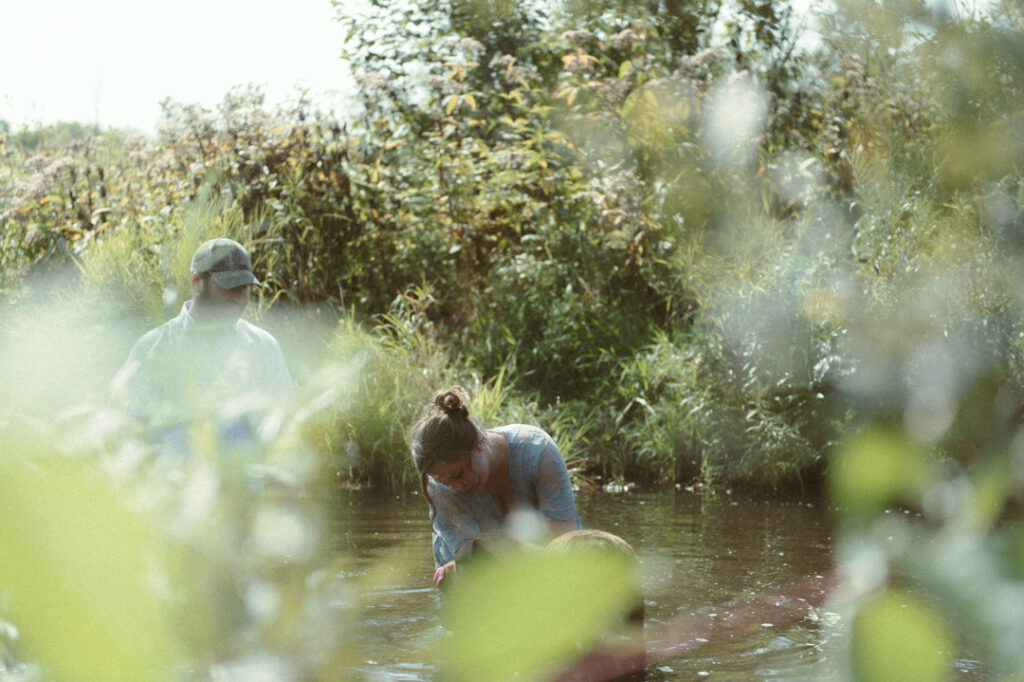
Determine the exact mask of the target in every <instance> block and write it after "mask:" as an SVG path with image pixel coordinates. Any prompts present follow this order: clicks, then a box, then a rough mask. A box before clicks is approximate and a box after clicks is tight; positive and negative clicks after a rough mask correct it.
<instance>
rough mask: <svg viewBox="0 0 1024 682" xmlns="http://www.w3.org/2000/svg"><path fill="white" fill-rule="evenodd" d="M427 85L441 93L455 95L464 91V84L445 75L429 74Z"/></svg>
mask: <svg viewBox="0 0 1024 682" xmlns="http://www.w3.org/2000/svg"><path fill="white" fill-rule="evenodd" d="M427 87H430V88H433V89H434V90H437V91H438V92H440V93H441V94H442V95H457V94H459V93H461V92H465V90H466V84H465V83H460V82H458V81H456V80H454V79H451V78H446V77H445V76H431V77H430V78H428V79H427Z"/></svg>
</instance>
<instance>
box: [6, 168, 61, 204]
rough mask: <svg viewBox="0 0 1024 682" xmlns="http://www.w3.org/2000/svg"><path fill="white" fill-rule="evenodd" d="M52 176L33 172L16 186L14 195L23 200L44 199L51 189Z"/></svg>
mask: <svg viewBox="0 0 1024 682" xmlns="http://www.w3.org/2000/svg"><path fill="white" fill-rule="evenodd" d="M51 179H52V177H51V176H48V175H46V174H44V173H33V174H32V175H30V176H29V177H28V178H26V179H24V180H22V181H21V182H19V183H18V184H17V185H15V187H14V195H15V196H16V197H17V198H18V200H19V201H21V202H26V201H35V200H37V199H42V198H43V197H45V196H46V194H47V192H49V191H50V180H51Z"/></svg>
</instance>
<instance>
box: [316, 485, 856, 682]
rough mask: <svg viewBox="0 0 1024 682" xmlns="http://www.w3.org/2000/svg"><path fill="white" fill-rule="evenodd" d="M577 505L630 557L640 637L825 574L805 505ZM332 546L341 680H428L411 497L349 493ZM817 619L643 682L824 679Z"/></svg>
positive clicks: (662, 500) (709, 650) (714, 651)
mask: <svg viewBox="0 0 1024 682" xmlns="http://www.w3.org/2000/svg"><path fill="white" fill-rule="evenodd" d="M577 506H578V508H579V511H580V515H581V517H582V519H583V525H584V527H588V528H602V529H605V530H609V531H612V532H614V533H616V534H618V535H621V536H622V537H623V538H625V539H626V540H628V541H629V542H630V543H631V544H632V545H633V546H634V548H635V549H636V551H637V553H638V555H639V557H640V570H641V579H642V584H643V589H644V595H645V598H646V606H647V623H648V628H650V627H651V626H652V625H656V624H657V623H659V622H664V621H666V620H669V619H671V618H672V617H673V616H676V615H677V614H681V613H687V612H691V611H701V612H703V613H709V612H710V613H714V612H715V610H716V609H719V610H722V611H723V612H724V613H723V615H728V613H727V611H728V607H727V606H726V607H723V605H724V604H726V603H727V602H729V601H730V600H733V599H737V598H740V599H742V598H748V597H758V595H762V594H771V593H772V592H773V590H776V589H778V588H780V587H782V586H785V585H788V584H790V583H796V582H799V581H801V580H804V579H806V578H808V577H811V576H814V575H816V574H817V575H820V574H822V573H824V572H826V571H827V570H828V569H829V568H830V566H831V560H832V557H831V554H832V529H831V526H830V518H829V515H828V514H827V512H826V511H825V510H824V509H822V508H821V507H820V506H819V505H817V504H812V503H807V502H787V503H782V502H765V501H761V500H758V501H753V500H744V499H739V498H736V497H733V496H730V495H724V494H720V495H716V496H714V497H710V498H709V497H706V496H701V495H697V494H694V493H690V492H687V491H685V490H676V491H666V492H660V493H635V492H631V493H623V494H610V493H593V494H579V495H577ZM335 542H336V548H337V550H338V551H339V554H340V555H341V556H342V557H343V558H342V559H341V561H342V563H343V565H344V570H341V571H339V572H338V575H337V579H338V580H339V581H341V583H342V584H343V585H346V586H348V587H351V588H352V589H350V590H349V594H351V595H353V596H352V599H353V600H357V601H358V602H359V608H358V609H357V610H356V611H355V614H356V615H355V621H356V624H355V625H354V626H353V627H354V632H353V633H352V637H353V638H354V640H355V642H356V644H357V646H356V651H357V658H358V659H359V660H357V661H354V662H353V663H354V665H353V672H355V673H356V676H357V677H359V678H361V679H371V680H377V679H379V680H421V679H432V678H433V677H434V676H435V674H436V671H437V665H436V661H435V660H434V657H435V656H436V654H434V653H432V646H433V645H434V644H436V642H437V641H438V638H439V637H440V636H441V633H442V629H441V627H440V619H439V615H438V607H439V604H440V596H439V595H438V593H437V592H436V591H435V590H434V588H433V586H432V584H431V580H430V576H431V574H432V573H433V562H432V557H431V551H430V531H429V527H428V525H427V508H426V504H424V502H423V500H422V498H421V497H420V496H418V495H410V496H405V497H395V496H383V495H380V494H373V493H365V492H354V493H350V494H349V495H348V496H347V497H346V500H345V504H344V506H343V509H342V513H341V520H340V522H339V527H338V529H337V533H336V536H335ZM354 595H360V596H358V597H356V596H354ZM828 615H829V614H825V616H826V617H825V618H823V619H803V620H801V621H800V622H798V623H795V624H793V625H788V626H781V627H771V626H767V625H766V626H765V627H763V628H760V629H759V630H757V631H755V632H754V634H752V635H750V636H745V637H742V638H738V639H736V640H732V641H728V640H727V641H710V642H707V643H706V644H702V645H701V646H699V647H698V648H696V649H694V650H692V651H689V652H688V653H687V654H686V655H685V656H684V657H681V658H678V659H673V660H671V661H669V662H667V663H664V664H661V665H658V666H656V667H653V668H651V669H649V670H648V672H647V673H646V679H648V680H694V679H698V680H702V679H709V680H744V679H752V678H758V679H822V678H829V677H834V676H835V675H834V673H835V670H836V663H835V661H831V660H829V658H830V656H834V653H835V652H834V651H833V648H830V647H829V646H827V643H828V640H829V638H830V637H832V636H833V635H835V634H836V630H837V629H838V626H837V625H836V624H835V623H834V622H832V623H830V620H829V618H828Z"/></svg>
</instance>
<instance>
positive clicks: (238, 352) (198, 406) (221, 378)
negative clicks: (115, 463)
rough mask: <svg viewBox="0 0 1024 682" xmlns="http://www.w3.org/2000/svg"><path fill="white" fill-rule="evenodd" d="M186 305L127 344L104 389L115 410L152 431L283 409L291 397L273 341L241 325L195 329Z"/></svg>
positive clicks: (289, 383) (252, 327) (278, 349)
mask: <svg viewBox="0 0 1024 682" xmlns="http://www.w3.org/2000/svg"><path fill="white" fill-rule="evenodd" d="M191 303H192V302H191V301H186V302H185V304H184V305H183V306H182V308H181V313H180V314H179V315H178V316H177V317H175V318H174V319H172V320H168V321H167V322H165V323H164V324H162V325H160V326H159V327H157V328H156V329H152V330H150V331H148V332H146V334H144V335H143V336H142V338H140V339H139V340H138V341H137V342H136V343H135V346H134V347H133V348H132V351H131V354H130V355H129V356H128V359H127V360H126V361H125V363H124V365H123V366H122V367H121V369H120V370H119V371H118V372H117V374H116V375H115V377H114V380H113V382H112V384H111V394H112V397H113V398H114V401H115V403H116V404H118V405H119V406H120V407H122V408H123V409H125V410H126V411H129V412H131V413H133V414H136V415H139V416H145V417H147V418H148V419H149V420H150V422H151V424H153V425H154V426H169V425H173V424H177V423H182V422H185V421H187V420H188V419H190V418H191V417H193V416H197V415H198V416H212V415H223V416H228V417H238V416H241V415H249V417H250V418H251V417H254V416H255V417H257V418H258V417H259V416H261V415H263V414H266V413H267V412H269V411H270V410H272V409H285V410H287V409H289V408H290V406H291V403H292V401H293V399H294V389H293V388H292V380H291V375H290V374H289V372H288V366H287V365H286V364H285V360H284V355H283V354H282V353H281V347H280V346H279V345H278V343H277V340H276V339H274V337H273V336H271V335H270V333H269V332H266V331H264V330H262V329H260V328H259V327H256V326H255V325H253V324H250V323H249V322H246V321H245V320H242V319H239V320H237V321H236V322H235V323H234V324H233V325H230V326H228V327H225V328H222V329H215V330H208V329H204V328H201V327H199V326H197V325H196V322H195V320H194V319H193V318H192V316H191V315H190V314H189V308H190V306H191Z"/></svg>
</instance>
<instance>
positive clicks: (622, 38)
mask: <svg viewBox="0 0 1024 682" xmlns="http://www.w3.org/2000/svg"><path fill="white" fill-rule="evenodd" d="M639 41H640V36H638V35H637V34H636V31H634V30H633V29H631V28H627V29H625V30H622V31H619V32H618V33H614V34H612V35H611V36H609V37H608V43H609V44H610V45H611V46H612V47H614V48H615V49H616V50H628V49H629V48H630V47H632V46H633V43H636V42H639Z"/></svg>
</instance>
